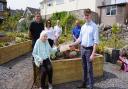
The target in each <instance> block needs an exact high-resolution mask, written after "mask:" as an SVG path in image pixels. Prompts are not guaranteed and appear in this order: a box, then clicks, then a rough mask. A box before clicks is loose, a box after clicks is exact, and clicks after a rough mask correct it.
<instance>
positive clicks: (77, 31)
mask: <svg viewBox="0 0 128 89" xmlns="http://www.w3.org/2000/svg"><path fill="white" fill-rule="evenodd" d="M80 29H81V26H79V25H78V26H75V27H74V28H73V29H72V35H74V36H75V37H76V38H78V37H79V35H80Z"/></svg>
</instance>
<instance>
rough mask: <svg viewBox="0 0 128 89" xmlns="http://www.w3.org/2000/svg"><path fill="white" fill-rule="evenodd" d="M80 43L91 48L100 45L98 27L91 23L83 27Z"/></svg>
mask: <svg viewBox="0 0 128 89" xmlns="http://www.w3.org/2000/svg"><path fill="white" fill-rule="evenodd" d="M79 38H80V42H81V45H82V46H85V47H90V46H93V45H94V44H98V43H99V31H98V27H97V25H96V24H95V23H94V22H93V21H90V22H89V23H85V24H84V25H83V26H82V27H81V32H80V36H79Z"/></svg>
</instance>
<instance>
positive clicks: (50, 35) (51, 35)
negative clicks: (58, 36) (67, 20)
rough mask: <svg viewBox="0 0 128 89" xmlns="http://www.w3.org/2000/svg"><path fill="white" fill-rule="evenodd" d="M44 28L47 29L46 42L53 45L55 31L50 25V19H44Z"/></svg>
mask: <svg viewBox="0 0 128 89" xmlns="http://www.w3.org/2000/svg"><path fill="white" fill-rule="evenodd" d="M44 30H45V31H47V35H48V42H49V44H50V46H51V47H53V45H54V40H55V31H54V29H53V28H52V27H51V21H50V20H47V21H46V27H45V29H44Z"/></svg>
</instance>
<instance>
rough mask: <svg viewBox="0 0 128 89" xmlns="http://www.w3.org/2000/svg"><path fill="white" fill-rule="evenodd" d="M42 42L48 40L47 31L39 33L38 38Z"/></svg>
mask: <svg viewBox="0 0 128 89" xmlns="http://www.w3.org/2000/svg"><path fill="white" fill-rule="evenodd" d="M39 39H41V40H42V41H43V42H45V41H47V40H48V36H47V31H42V32H41V33H40V38H39Z"/></svg>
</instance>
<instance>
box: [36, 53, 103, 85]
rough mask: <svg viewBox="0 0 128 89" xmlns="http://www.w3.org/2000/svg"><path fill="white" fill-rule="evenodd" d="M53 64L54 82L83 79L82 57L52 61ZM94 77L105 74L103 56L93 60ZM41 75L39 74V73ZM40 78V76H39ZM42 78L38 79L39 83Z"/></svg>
mask: <svg viewBox="0 0 128 89" xmlns="http://www.w3.org/2000/svg"><path fill="white" fill-rule="evenodd" d="M52 64H53V84H60V83H66V82H72V81H77V80H82V74H83V73H82V70H83V69H82V63H81V58H73V59H61V60H55V61H52ZM93 68H94V70H93V71H94V77H102V76H103V56H102V55H97V56H96V58H95V60H94V61H93ZM38 76H39V75H38ZM37 78H39V77H37ZM39 80H40V79H37V82H36V83H37V85H38V86H39V84H38V83H40V82H39Z"/></svg>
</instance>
